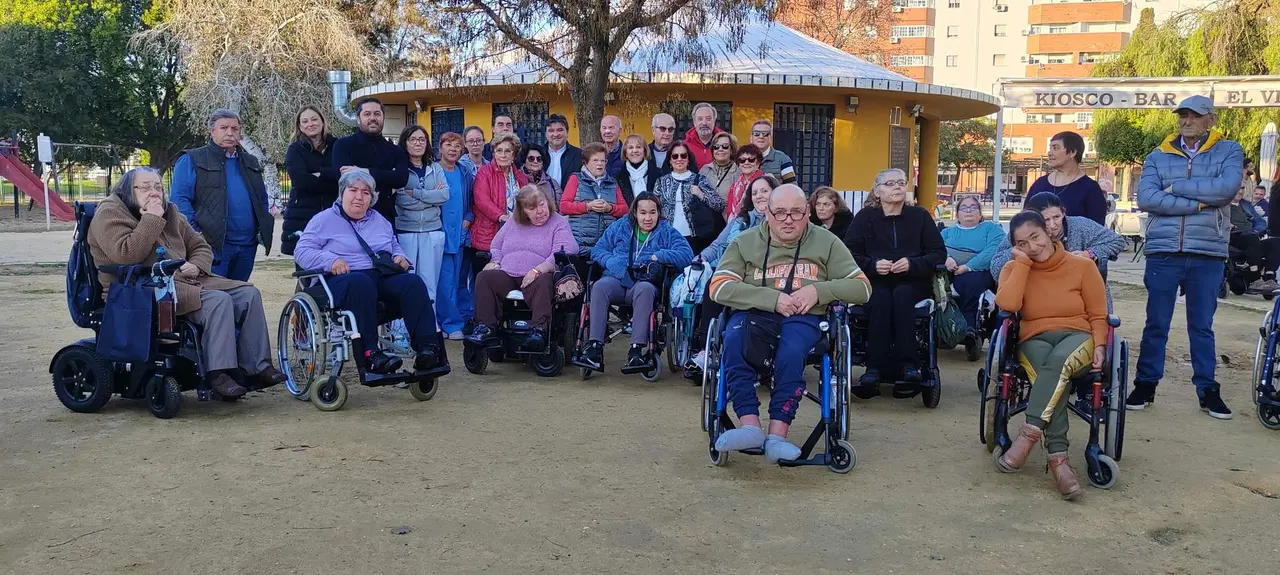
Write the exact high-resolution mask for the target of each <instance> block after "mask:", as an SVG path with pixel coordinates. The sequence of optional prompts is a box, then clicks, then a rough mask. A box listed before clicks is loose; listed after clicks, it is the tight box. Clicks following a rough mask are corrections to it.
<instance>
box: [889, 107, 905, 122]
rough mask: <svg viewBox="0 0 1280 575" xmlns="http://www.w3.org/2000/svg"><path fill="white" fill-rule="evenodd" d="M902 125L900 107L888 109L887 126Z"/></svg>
mask: <svg viewBox="0 0 1280 575" xmlns="http://www.w3.org/2000/svg"><path fill="white" fill-rule="evenodd" d="M901 124H902V107H901V106H894V107H892V108H889V125H890V126H898V125H901Z"/></svg>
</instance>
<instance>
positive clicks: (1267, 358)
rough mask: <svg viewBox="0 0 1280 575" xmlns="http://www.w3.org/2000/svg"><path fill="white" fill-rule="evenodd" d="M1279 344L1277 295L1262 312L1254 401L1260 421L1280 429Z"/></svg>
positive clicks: (1279, 305) (1268, 426)
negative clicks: (1269, 309) (1277, 371)
mask: <svg viewBox="0 0 1280 575" xmlns="http://www.w3.org/2000/svg"><path fill="white" fill-rule="evenodd" d="M1277 293H1280V290H1277ZM1273 295H1274V294H1273ZM1278 344H1280V299H1276V300H1275V303H1273V304H1272V307H1271V311H1268V312H1267V314H1266V315H1265V316H1263V318H1262V325H1261V326H1260V327H1259V328H1258V346H1257V349H1256V350H1254V353H1253V386H1254V388H1253V402H1254V404H1255V405H1257V407H1258V409H1257V411H1258V422H1259V423H1261V424H1262V426H1263V427H1266V428H1267V429H1271V430H1280V391H1278V390H1277V387H1276V375H1277V374H1276V360H1277V355H1280V352H1278V351H1277V349H1276V347H1277V345H1278ZM1264 346H1265V347H1264Z"/></svg>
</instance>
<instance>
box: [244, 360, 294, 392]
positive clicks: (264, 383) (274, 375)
mask: <svg viewBox="0 0 1280 575" xmlns="http://www.w3.org/2000/svg"><path fill="white" fill-rule="evenodd" d="M249 379H250V380H251V381H252V382H253V385H254V386H256V387H258V388H259V389H261V388H265V387H271V386H273V385H276V384H279V383H284V380H285V379H287V378H286V377H285V375H284V374H283V373H280V370H278V369H276V368H275V367H272V366H270V365H268V366H267V368H266V369H264V370H262V371H260V372H258V373H256V374H254V375H251V376H249Z"/></svg>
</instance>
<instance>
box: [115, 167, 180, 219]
mask: <svg viewBox="0 0 1280 575" xmlns="http://www.w3.org/2000/svg"><path fill="white" fill-rule="evenodd" d="M138 174H155V175H156V176H160V170H157V169H155V168H150V167H147V166H142V167H139V168H134V169H132V170H129V171H127V172H125V173H124V175H123V176H120V181H118V182H116V186H115V187H114V188H112V189H111V195H113V196H115V197H117V198H120V201H122V202H124V206H125V207H126V208H129V211H131V212H133V213H135V214H136V213H138V212H141V211H142V206H139V205H138V200H137V198H134V197H133V180H134V178H136V177H137V175H138ZM160 182H161V183H162V184H163V182H164V178H163V177H161V179H160ZM168 205H169V200H168V198H166V199H165V207H166V208H167V207H168Z"/></svg>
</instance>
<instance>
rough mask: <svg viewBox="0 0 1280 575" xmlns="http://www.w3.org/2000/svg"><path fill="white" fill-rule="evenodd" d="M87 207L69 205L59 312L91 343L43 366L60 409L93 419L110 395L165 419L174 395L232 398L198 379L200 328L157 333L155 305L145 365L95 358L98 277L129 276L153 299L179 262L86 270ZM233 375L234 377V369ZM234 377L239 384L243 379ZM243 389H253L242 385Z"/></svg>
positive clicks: (178, 324)
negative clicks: (71, 226) (71, 230)
mask: <svg viewBox="0 0 1280 575" xmlns="http://www.w3.org/2000/svg"><path fill="white" fill-rule="evenodd" d="M96 207H97V206H96V205H95V204H85V203H80V202H76V204H75V213H76V231H75V239H74V243H73V246H72V251H71V257H70V258H69V260H68V262H67V309H68V311H69V312H70V313H71V319H72V320H73V321H74V322H75V323H76V325H78V326H80V327H82V328H85V329H91V330H93V332H94V337H88V338H84V339H81V340H79V341H77V342H75V343H73V344H71V345H68V346H66V347H64V348H62V349H61V350H59V351H58V353H57V354H55V355H54V356H53V360H52V361H50V362H49V373H50V375H52V378H53V390H54V393H55V394H56V395H57V396H58V400H59V401H61V402H62V405H64V406H66V407H67V409H70V410H71V411H75V412H79V413H94V412H96V411H98V410H100V409H102V408H103V407H104V406H106V404H107V402H108V401H110V399H111V396H112V395H120V396H121V397H125V398H128V399H145V400H146V402H147V409H148V410H149V411H150V412H151V414H152V415H154V416H156V417H158V418H161V419H169V418H172V417H174V416H176V415H177V414H178V412H179V411H180V410H181V408H182V393H183V392H185V391H191V390H193V389H194V390H196V396H197V398H198V399H199V400H200V401H209V400H211V399H215V398H218V399H224V400H226V401H234V400H235V398H223V397H221V396H218V395H217V393H215V392H214V391H213V389H212V387H211V386H210V385H209V382H208V381H206V380H205V377H204V375H205V372H204V368H203V365H202V363H201V353H200V352H201V350H200V328H199V326H197V325H196V324H195V323H193V322H191V321H188V320H187V319H185V318H183V317H176V318H174V322H173V323H174V325H173V331H171V332H161V331H160V329H159V323H158V317H159V306H158V305H157V304H154V303H153V305H152V313H151V318H152V319H151V327H152V330H151V333H152V334H153V335H152V338H151V342H150V355H151V357H150V359H148V360H147V361H145V362H139V363H132V364H126V363H119V362H113V361H109V360H107V359H105V358H103V357H101V356H99V355H98V354H97V351H96V350H97V343H96V341H97V334H98V331H99V330H100V329H101V328H102V321H103V316H104V308H105V307H106V302H105V301H104V300H103V297H102V294H103V288H102V284H101V283H100V282H99V281H98V271H99V270H101V271H103V272H107V273H111V274H112V275H115V276H116V277H117V278H127V277H134V278H137V279H136V280H135V281H138V282H140V285H142V286H144V287H149V288H152V289H154V290H157V292H160V291H163V290H169V291H172V290H173V289H174V286H173V281H174V280H173V274H174V273H175V272H176V271H177V270H178V268H180V267H182V264H184V263H186V260H181V259H167V260H161V261H158V262H156V263H155V264H153V265H151V266H142V265H140V266H103V267H101V268H99V267H98V266H96V265H94V262H93V256H92V255H91V254H90V252H89V237H88V236H89V224H90V223H91V222H92V221H93V214H94V210H95V208H96ZM234 371H235V372H238V371H239V370H234ZM237 375H238V376H241V377H235V378H236V379H238V380H240V381H239V383H240V384H241V385H244V384H245V383H248V382H246V381H244V379H245V378H243V377H242V376H243V374H237ZM249 389H250V390H256V389H260V388H256V387H253V386H249Z"/></svg>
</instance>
